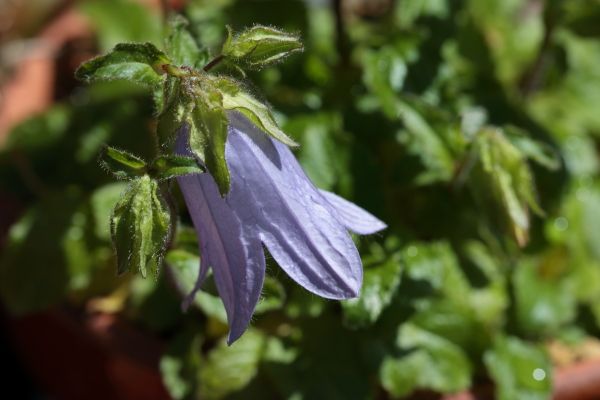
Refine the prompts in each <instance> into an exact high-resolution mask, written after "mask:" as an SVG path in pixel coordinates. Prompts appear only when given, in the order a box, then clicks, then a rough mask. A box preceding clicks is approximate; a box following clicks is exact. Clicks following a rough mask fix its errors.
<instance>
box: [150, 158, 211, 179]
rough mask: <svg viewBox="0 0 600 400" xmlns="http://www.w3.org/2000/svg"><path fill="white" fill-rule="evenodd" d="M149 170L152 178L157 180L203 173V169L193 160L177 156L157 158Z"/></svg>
mask: <svg viewBox="0 0 600 400" xmlns="http://www.w3.org/2000/svg"><path fill="white" fill-rule="evenodd" d="M151 170H152V173H153V176H154V178H156V179H159V180H160V179H171V178H175V177H178V176H183V175H190V174H200V173H202V172H204V168H202V167H201V166H200V165H198V161H196V160H195V159H194V158H192V157H185V156H177V155H161V156H159V157H158V158H157V159H156V160H154V162H153V163H152V167H151Z"/></svg>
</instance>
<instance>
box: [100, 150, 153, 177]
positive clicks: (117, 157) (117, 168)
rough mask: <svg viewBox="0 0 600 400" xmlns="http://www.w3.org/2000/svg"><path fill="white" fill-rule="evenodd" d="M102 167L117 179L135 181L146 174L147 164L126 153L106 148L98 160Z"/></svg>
mask: <svg viewBox="0 0 600 400" xmlns="http://www.w3.org/2000/svg"><path fill="white" fill-rule="evenodd" d="M98 161H99V163H100V166H101V167H102V168H104V169H105V170H107V171H108V172H110V173H111V174H113V175H114V176H115V177H116V178H117V179H133V178H136V177H139V176H140V175H143V174H144V173H145V172H146V163H145V162H144V160H142V159H141V158H139V157H136V156H134V155H133V154H130V153H127V152H126V151H123V150H119V149H115V148H114V147H110V146H105V147H104V148H103V149H102V151H101V152H100V157H99V158H98Z"/></svg>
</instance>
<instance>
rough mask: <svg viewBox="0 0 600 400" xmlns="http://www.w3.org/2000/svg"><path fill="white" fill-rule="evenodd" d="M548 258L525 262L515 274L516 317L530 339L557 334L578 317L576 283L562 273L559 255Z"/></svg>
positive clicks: (513, 279)
mask: <svg viewBox="0 0 600 400" xmlns="http://www.w3.org/2000/svg"><path fill="white" fill-rule="evenodd" d="M546 258H547V259H544V258H542V259H540V260H538V261H537V262H536V260H525V261H524V262H522V263H521V264H519V265H517V267H516V268H515V270H514V272H513V278H512V281H513V286H514V291H515V304H514V308H515V312H516V317H517V321H518V323H519V328H520V329H521V331H522V332H523V333H525V334H528V335H535V334H538V335H548V334H556V333H557V332H558V331H559V329H560V328H562V327H564V326H566V325H567V324H569V323H570V322H572V321H573V320H574V319H575V317H576V315H577V301H576V300H577V299H576V293H577V288H576V287H575V286H574V283H575V282H573V280H571V279H568V278H567V276H565V275H566V272H567V271H561V270H560V268H561V267H560V264H558V261H559V260H560V259H559V258H558V255H557V254H554V253H551V254H549V255H548V256H547V257H546ZM556 267H558V268H556Z"/></svg>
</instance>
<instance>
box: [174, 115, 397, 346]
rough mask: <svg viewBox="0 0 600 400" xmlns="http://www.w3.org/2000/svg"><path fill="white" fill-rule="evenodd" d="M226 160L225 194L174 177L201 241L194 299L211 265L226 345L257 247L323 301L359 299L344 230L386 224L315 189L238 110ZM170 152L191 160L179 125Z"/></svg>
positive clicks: (357, 274) (200, 179) (250, 305)
mask: <svg viewBox="0 0 600 400" xmlns="http://www.w3.org/2000/svg"><path fill="white" fill-rule="evenodd" d="M228 118H229V128H228V130H229V131H228V138H227V144H226V148H225V158H226V161H227V164H228V167H229V171H230V174H231V189H230V192H229V193H228V194H227V196H225V198H222V197H221V196H220V194H219V190H218V188H217V185H216V183H215V182H214V180H213V178H212V177H211V176H210V174H197V175H188V176H182V177H178V178H177V180H178V183H179V186H180V188H181V191H182V193H183V196H184V199H185V202H186V205H187V207H188V211H189V213H190V215H191V218H192V222H193V224H194V227H195V230H196V233H197V235H198V240H199V248H200V255H201V262H200V272H199V276H198V281H197V283H196V289H195V290H194V293H192V294H190V297H189V298H188V299H191V298H193V296H194V294H195V291H196V290H198V288H199V287H200V285H201V283H202V281H203V280H204V277H205V276H206V273H207V271H208V269H209V267H210V268H212V271H213V275H214V280H215V283H216V286H217V290H218V292H219V295H220V297H221V298H222V300H223V304H224V306H225V310H226V312H227V319H228V322H229V326H230V331H229V337H228V342H229V343H232V342H233V341H235V340H236V339H237V338H239V337H240V336H241V334H242V333H243V332H244V331H245V329H246V328H247V326H248V324H249V322H250V319H251V317H252V313H253V312H254V308H255V307H256V304H257V302H258V300H259V297H260V293H261V290H262V285H263V281H264V276H265V256H264V251H263V246H262V244H264V245H265V247H266V248H267V249H268V250H269V252H270V253H271V255H272V256H273V258H274V259H275V260H276V261H277V263H278V264H279V265H280V266H281V268H282V269H283V270H284V271H285V272H286V273H287V274H288V275H289V276H290V277H291V278H292V279H294V280H295V281H296V282H297V283H299V284H300V285H301V286H303V287H304V288H306V289H307V290H309V291H311V292H313V293H315V294H317V295H319V296H322V297H325V298H329V299H347V298H352V297H356V296H358V294H359V292H360V287H361V284H362V264H361V260H360V256H359V254H358V251H357V249H356V246H355V244H354V242H353V241H352V238H351V236H350V234H349V233H348V230H350V231H353V232H355V233H358V234H364V235H366V234H371V233H375V232H377V231H380V230H382V229H384V228H385V224H384V223H383V222H381V221H380V220H378V219H377V218H375V217H374V216H372V215H371V214H369V213H367V212H366V211H364V210H363V209H361V208H360V207H358V206H356V205H355V204H353V203H351V202H349V201H347V200H344V199H342V198H341V197H339V196H337V195H335V194H333V193H329V192H326V191H322V190H319V189H317V188H316V187H315V186H314V185H313V183H312V182H311V181H310V180H309V178H308V177H307V176H306V174H305V173H304V171H303V170H302V168H301V167H300V165H299V164H298V161H297V160H296V158H295V157H294V155H293V154H292V152H291V151H290V149H289V148H288V147H287V146H286V145H284V144H282V143H279V142H278V141H276V140H272V139H271V138H270V137H268V136H267V135H266V134H264V133H263V132H261V131H260V130H259V129H258V128H257V127H255V126H254V125H253V124H252V123H250V122H249V121H248V120H247V119H246V118H245V117H244V116H243V115H241V114H239V113H237V112H230V113H229V114H228ZM176 153H178V154H180V155H189V154H191V153H190V150H189V138H188V132H187V129H186V128H185V127H183V128H181V129H180V131H179V133H178V137H177V142H176Z"/></svg>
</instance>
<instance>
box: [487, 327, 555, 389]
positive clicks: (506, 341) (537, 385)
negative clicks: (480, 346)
mask: <svg viewBox="0 0 600 400" xmlns="http://www.w3.org/2000/svg"><path fill="white" fill-rule="evenodd" d="M484 362H485V365H486V367H487V369H488V371H489V373H490V375H491V377H492V378H493V379H494V381H495V382H496V398H497V399H498V400H513V399H527V400H538V399H539V400H545V399H549V398H550V397H551V395H552V365H551V363H550V360H549V358H548V356H547V355H546V354H545V353H544V351H543V350H542V349H541V348H540V347H539V346H534V345H532V344H529V343H527V342H524V341H522V340H520V339H518V338H516V337H510V336H507V337H505V336H499V337H498V338H497V339H496V341H495V343H494V347H493V348H492V349H490V350H489V351H488V352H486V354H485V356H484Z"/></svg>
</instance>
